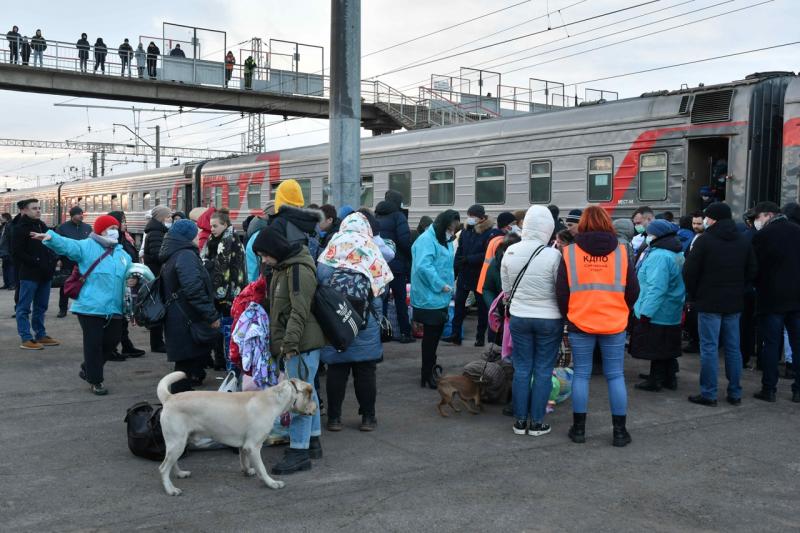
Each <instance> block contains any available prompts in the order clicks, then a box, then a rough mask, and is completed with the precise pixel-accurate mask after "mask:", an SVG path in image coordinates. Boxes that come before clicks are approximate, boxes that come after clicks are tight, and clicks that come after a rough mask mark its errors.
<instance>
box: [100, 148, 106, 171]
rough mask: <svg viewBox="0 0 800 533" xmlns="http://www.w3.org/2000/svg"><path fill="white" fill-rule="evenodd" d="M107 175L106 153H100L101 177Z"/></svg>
mask: <svg viewBox="0 0 800 533" xmlns="http://www.w3.org/2000/svg"><path fill="white" fill-rule="evenodd" d="M105 175H106V153H105V152H104V151H103V152H100V176H105Z"/></svg>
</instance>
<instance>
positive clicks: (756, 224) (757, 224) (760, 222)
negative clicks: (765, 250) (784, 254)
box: [753, 220, 764, 231]
mask: <svg viewBox="0 0 800 533" xmlns="http://www.w3.org/2000/svg"><path fill="white" fill-rule="evenodd" d="M753 227H754V228H756V231H761V228H763V227H764V221H763V220H756V221H755V222H753Z"/></svg>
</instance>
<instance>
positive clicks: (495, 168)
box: [475, 165, 506, 204]
mask: <svg viewBox="0 0 800 533" xmlns="http://www.w3.org/2000/svg"><path fill="white" fill-rule="evenodd" d="M505 201H506V167H505V165H492V166H490V167H478V168H477V171H476V173H475V202H476V203H479V204H502V203H505Z"/></svg>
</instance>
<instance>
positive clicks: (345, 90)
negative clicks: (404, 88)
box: [329, 0, 361, 209]
mask: <svg viewBox="0 0 800 533" xmlns="http://www.w3.org/2000/svg"><path fill="white" fill-rule="evenodd" d="M360 80H361V0H331V97H330V150H331V151H330V163H329V175H330V187H331V196H332V200H333V203H334V205H335V206H336V207H337V208H338V207H341V206H344V205H350V206H352V207H353V208H356V209H357V208H358V207H359V206H360V204H361V159H360V158H361V81H360Z"/></svg>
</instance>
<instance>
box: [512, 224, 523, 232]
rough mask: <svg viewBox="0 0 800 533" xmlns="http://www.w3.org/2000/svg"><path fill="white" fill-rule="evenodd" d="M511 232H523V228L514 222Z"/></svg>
mask: <svg viewBox="0 0 800 533" xmlns="http://www.w3.org/2000/svg"><path fill="white" fill-rule="evenodd" d="M511 233H522V230H521V229H520V227H519V226H517V225H516V224H514V225H513V226H511Z"/></svg>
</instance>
